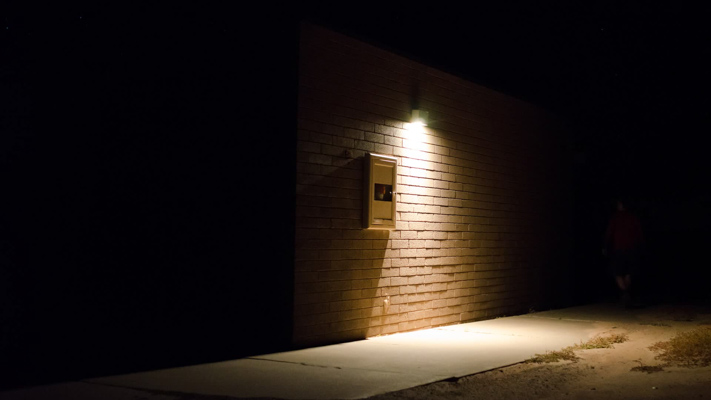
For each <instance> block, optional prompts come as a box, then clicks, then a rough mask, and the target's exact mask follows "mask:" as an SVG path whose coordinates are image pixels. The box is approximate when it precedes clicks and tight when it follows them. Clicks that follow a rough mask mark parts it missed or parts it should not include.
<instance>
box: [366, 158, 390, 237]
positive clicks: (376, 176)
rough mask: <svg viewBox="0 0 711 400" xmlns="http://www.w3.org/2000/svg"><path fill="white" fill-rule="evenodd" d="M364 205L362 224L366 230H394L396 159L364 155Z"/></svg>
mask: <svg viewBox="0 0 711 400" xmlns="http://www.w3.org/2000/svg"><path fill="white" fill-rule="evenodd" d="M363 178H364V179H363V181H364V182H365V191H364V197H365V204H364V205H363V222H364V227H365V228H366V229H395V222H396V219H397V198H396V194H397V158H395V157H391V156H384V155H380V154H370V153H369V154H366V156H365V173H364V174H363Z"/></svg>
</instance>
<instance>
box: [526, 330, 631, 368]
mask: <svg viewBox="0 0 711 400" xmlns="http://www.w3.org/2000/svg"><path fill="white" fill-rule="evenodd" d="M627 340H628V337H627V334H626V333H616V334H613V335H610V336H605V337H602V336H598V337H594V338H592V339H590V340H588V341H587V342H585V343H580V344H576V345H574V346H568V347H566V348H564V349H562V350H559V351H548V352H546V353H545V354H536V355H535V356H533V357H532V358H529V359H528V360H526V361H525V362H526V363H537V364H540V363H552V362H558V361H573V362H575V361H577V360H579V359H580V357H578V356H577V355H575V353H574V351H575V350H589V349H610V348H613V344H615V343H623V342H626V341H627Z"/></svg>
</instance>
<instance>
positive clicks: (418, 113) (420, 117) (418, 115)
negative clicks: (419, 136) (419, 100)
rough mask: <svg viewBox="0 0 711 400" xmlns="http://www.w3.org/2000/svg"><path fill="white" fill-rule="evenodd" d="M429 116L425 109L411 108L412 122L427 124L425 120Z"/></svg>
mask: <svg viewBox="0 0 711 400" xmlns="http://www.w3.org/2000/svg"><path fill="white" fill-rule="evenodd" d="M429 116H430V113H429V112H427V111H423V110H412V119H411V120H410V122H412V123H413V124H421V125H427V120H428V118H429Z"/></svg>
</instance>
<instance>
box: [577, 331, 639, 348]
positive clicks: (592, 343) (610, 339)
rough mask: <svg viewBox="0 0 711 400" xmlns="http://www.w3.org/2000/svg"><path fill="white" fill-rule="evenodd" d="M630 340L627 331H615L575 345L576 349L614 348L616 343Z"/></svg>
mask: <svg viewBox="0 0 711 400" xmlns="http://www.w3.org/2000/svg"><path fill="white" fill-rule="evenodd" d="M627 340H629V337H628V336H627V334H626V333H615V334H612V335H610V336H605V337H603V336H598V337H594V338H592V339H590V340H588V341H587V342H585V343H580V344H578V345H575V346H574V350H588V349H612V348H614V346H613V344H615V343H624V342H626V341H627Z"/></svg>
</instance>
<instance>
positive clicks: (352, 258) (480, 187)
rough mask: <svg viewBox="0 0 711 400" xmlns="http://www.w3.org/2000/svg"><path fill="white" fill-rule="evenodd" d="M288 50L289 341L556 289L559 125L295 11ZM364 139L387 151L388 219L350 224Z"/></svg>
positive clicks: (461, 316)
mask: <svg viewBox="0 0 711 400" xmlns="http://www.w3.org/2000/svg"><path fill="white" fill-rule="evenodd" d="M299 64H300V65H299V66H300V72H299V104H298V144H297V146H298V155H297V195H296V196H297V209H296V247H295V250H296V254H295V292H294V293H295V299H294V307H295V309H294V342H295V343H296V344H301V345H317V344H326V343H332V342H339V341H346V340H352V339H359V338H364V337H368V336H374V335H380V334H390V333H395V332H403V331H409V330H415V329H421V328H428V327H434V326H438V325H446V324H454V323H459V322H463V321H472V320H478V319H486V318H493V317H496V316H501V315H511V314H517V313H525V312H528V311H529V309H531V308H536V307H543V306H545V304H547V302H550V301H551V298H554V297H556V296H557V295H558V293H556V291H557V290H559V287H558V283H559V282H558V280H556V277H558V276H560V274H561V273H562V271H564V269H565V268H566V267H567V265H566V264H567V251H568V248H569V243H568V237H569V219H568V215H569V209H570V208H569V204H570V193H569V190H568V178H567V172H566V169H565V160H566V158H565V154H566V153H565V149H566V137H565V136H564V130H563V128H562V124H560V123H559V122H558V121H557V120H556V119H555V118H553V117H552V116H551V115H550V114H547V113H546V112H545V111H543V110H541V109H539V108H536V107H534V106H532V105H530V104H527V103H525V102H522V101H520V100H518V99H515V98H512V97H510V96H507V95H504V94H501V93H498V92H495V91H492V90H490V89H487V88H485V87H482V86H480V85H477V84H474V83H472V82H469V81H467V80H464V79H461V78H459V77H456V76H453V75H451V74H447V73H444V72H441V71H438V70H435V69H433V68H430V67H428V66H426V65H423V64H420V63H418V62H414V61H411V60H409V59H407V58H404V57H401V56H398V55H395V54H393V53H391V52H388V51H385V50H382V49H379V48H377V47H374V46H372V45H369V44H365V43H363V42H360V41H357V40H354V39H352V38H349V37H346V36H343V35H341V34H338V33H335V32H332V31H329V30H326V29H323V28H320V27H316V26H312V25H308V24H304V25H302V32H301V43H300V61H299ZM413 101H417V102H418V103H419V107H420V108H422V109H424V110H428V111H429V112H430V125H429V126H428V127H427V129H426V133H425V134H424V135H423V134H416V133H413V132H411V131H410V130H408V129H407V127H408V124H406V122H407V121H408V120H409V118H410V111H411V109H412V104H413ZM367 152H373V153H378V154H385V155H394V156H396V157H397V158H398V185H399V186H398V192H399V193H398V194H397V202H398V222H397V229H396V230H394V231H376V230H365V229H363V228H362V201H363V197H362V196H363V193H362V189H361V188H362V185H363V182H362V179H363V157H364V155H365V154H366V153H367ZM385 300H389V303H388V305H387V306H386V305H384V302H385Z"/></svg>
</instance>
